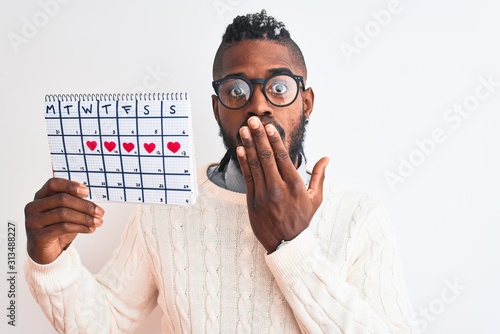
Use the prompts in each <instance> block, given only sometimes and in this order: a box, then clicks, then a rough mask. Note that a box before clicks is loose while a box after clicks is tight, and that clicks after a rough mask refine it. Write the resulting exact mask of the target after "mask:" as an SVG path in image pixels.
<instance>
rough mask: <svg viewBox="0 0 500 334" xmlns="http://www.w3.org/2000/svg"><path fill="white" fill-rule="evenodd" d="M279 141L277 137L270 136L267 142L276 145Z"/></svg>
mask: <svg viewBox="0 0 500 334" xmlns="http://www.w3.org/2000/svg"><path fill="white" fill-rule="evenodd" d="M280 140H281V138H280V137H279V136H271V137H269V142H270V143H271V144H276V143H278V142H279V141H280Z"/></svg>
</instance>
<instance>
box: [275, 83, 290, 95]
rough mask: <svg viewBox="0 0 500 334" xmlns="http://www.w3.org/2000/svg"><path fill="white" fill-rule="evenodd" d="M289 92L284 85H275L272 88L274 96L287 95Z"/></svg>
mask: <svg viewBox="0 0 500 334" xmlns="http://www.w3.org/2000/svg"><path fill="white" fill-rule="evenodd" d="M287 90H288V87H287V86H286V85H285V84H282V83H275V84H274V85H272V86H271V93H273V94H285V93H286V92H287Z"/></svg>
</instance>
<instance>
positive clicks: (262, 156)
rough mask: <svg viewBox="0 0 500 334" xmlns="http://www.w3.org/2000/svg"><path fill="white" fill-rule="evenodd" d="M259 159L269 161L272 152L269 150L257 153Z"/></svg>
mask: <svg viewBox="0 0 500 334" xmlns="http://www.w3.org/2000/svg"><path fill="white" fill-rule="evenodd" d="M259 157H260V159H262V160H270V159H271V158H272V157H273V152H271V151H269V150H264V151H262V152H260V153H259Z"/></svg>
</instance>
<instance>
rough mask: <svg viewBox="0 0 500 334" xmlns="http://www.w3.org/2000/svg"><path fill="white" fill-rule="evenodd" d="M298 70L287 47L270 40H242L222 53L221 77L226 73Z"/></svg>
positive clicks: (294, 71) (257, 74) (242, 73)
mask: <svg viewBox="0 0 500 334" xmlns="http://www.w3.org/2000/svg"><path fill="white" fill-rule="evenodd" d="M297 71H299V69H298V66H297V64H295V62H294V61H293V58H292V57H291V55H290V52H289V50H288V48H287V47H286V46H284V45H282V44H278V43H275V42H271V41H244V42H240V43H237V44H235V45H234V46H231V47H230V48H229V49H227V50H226V51H225V52H224V54H223V55H222V73H221V74H222V77H225V76H227V75H235V74H238V75H243V76H248V77H252V76H264V75H265V76H270V75H272V74H274V73H276V72H281V73H283V72H289V73H290V72H291V73H295V74H299V75H300V74H301V73H297Z"/></svg>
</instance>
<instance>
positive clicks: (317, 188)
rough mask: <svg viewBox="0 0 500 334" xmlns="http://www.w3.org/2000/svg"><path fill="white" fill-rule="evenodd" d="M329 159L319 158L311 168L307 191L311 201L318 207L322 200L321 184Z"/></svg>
mask: <svg viewBox="0 0 500 334" xmlns="http://www.w3.org/2000/svg"><path fill="white" fill-rule="evenodd" d="M329 161H330V160H329V159H328V158H327V157H323V158H321V159H320V160H319V161H318V162H317V163H316V164H315V165H314V168H313V170H312V175H311V181H310V182H309V188H308V189H307V193H308V195H309V198H310V199H311V201H312V203H313V204H314V205H315V206H316V207H319V205H320V204H321V202H322V201H323V184H324V181H325V170H326V166H328V163H329Z"/></svg>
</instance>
